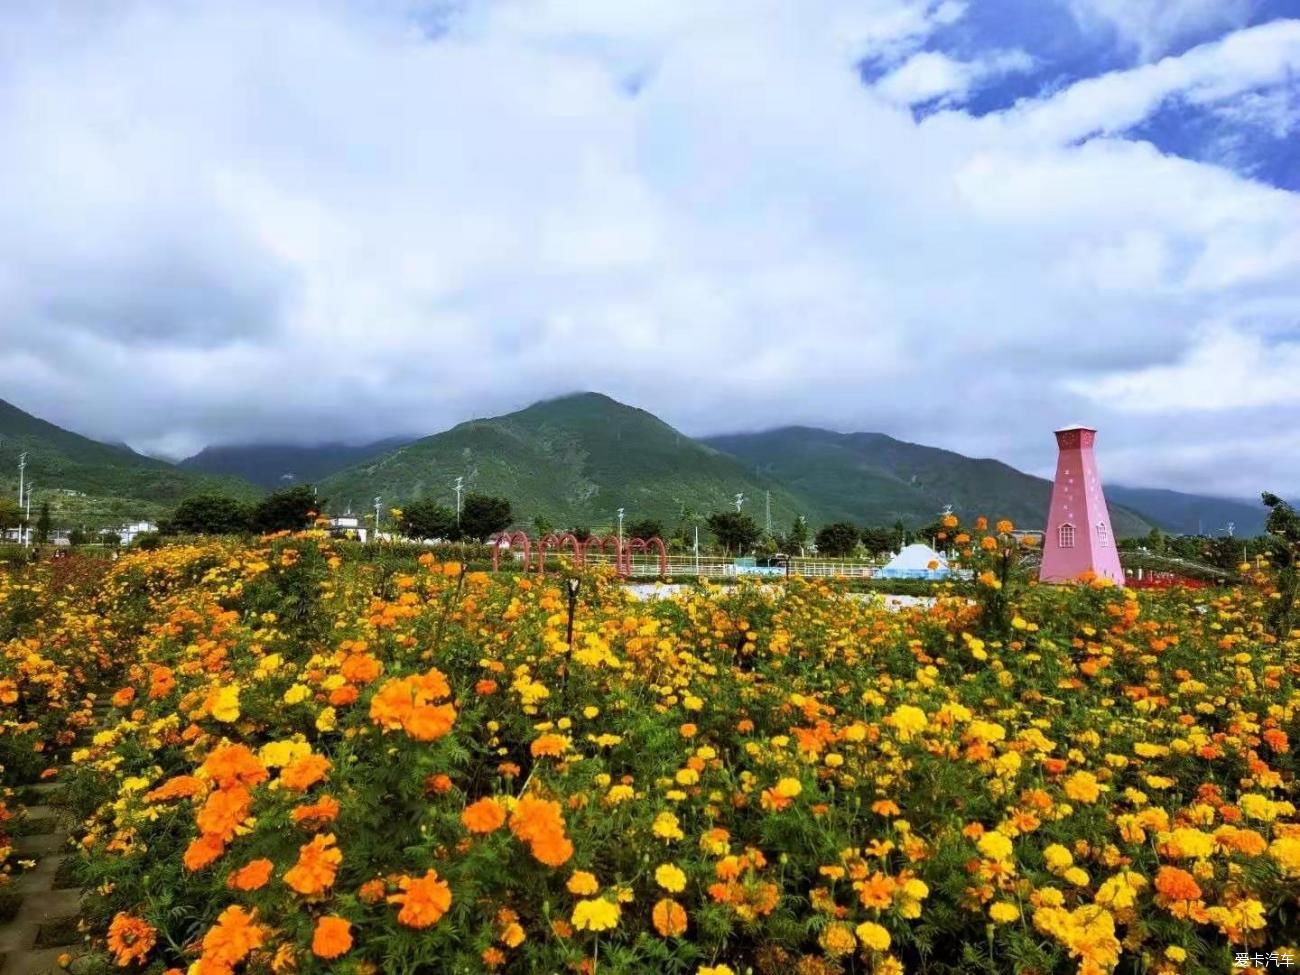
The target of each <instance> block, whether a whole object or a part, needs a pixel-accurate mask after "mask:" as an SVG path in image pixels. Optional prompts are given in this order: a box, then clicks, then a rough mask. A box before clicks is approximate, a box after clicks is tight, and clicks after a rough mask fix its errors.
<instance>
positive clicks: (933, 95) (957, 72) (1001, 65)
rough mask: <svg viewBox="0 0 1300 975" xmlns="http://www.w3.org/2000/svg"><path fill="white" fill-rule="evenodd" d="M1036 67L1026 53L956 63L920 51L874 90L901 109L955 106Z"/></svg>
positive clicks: (936, 53)
mask: <svg viewBox="0 0 1300 975" xmlns="http://www.w3.org/2000/svg"><path fill="white" fill-rule="evenodd" d="M1033 66H1034V61H1033V58H1031V57H1030V56H1029V55H1028V54H1026V53H1025V52H1024V51H997V52H991V53H990V54H988V55H987V56H985V57H982V58H980V59H979V60H975V61H957V60H955V59H953V58H950V57H948V55H946V54H944V53H942V52H941V51H921V52H920V53H918V54H914V55H912V56H911V57H910V58H908V59H907V60H906V61H905V62H904V63H903V64H901V65H900V66H899V67H897V68H895V69H894V70H893V71H891V72H890V73H889V74H887V75H886V76H885V77H883V78H882V79H881V80H880V81H879V82H877V84H876V86H875V90H876V91H877V92H879V93H880V94H881V95H883V96H884V97H885V98H887V99H888V100H889V101H892V102H895V103H897V104H899V105H919V104H922V103H924V102H929V101H932V100H934V99H942V100H943V101H944V102H945V103H955V102H961V101H963V100H964V99H965V98H966V96H967V95H968V94H969V93H970V91H971V89H972V88H973V87H975V85H976V84H978V83H980V82H983V81H986V80H988V79H990V78H994V77H997V76H1000V75H1005V74H1010V73H1013V72H1020V71H1028V70H1030V69H1031V68H1032V67H1033Z"/></svg>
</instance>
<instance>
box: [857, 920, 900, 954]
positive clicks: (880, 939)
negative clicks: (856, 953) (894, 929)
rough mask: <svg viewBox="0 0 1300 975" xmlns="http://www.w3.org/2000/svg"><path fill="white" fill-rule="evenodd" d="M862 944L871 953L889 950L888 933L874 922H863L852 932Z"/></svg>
mask: <svg viewBox="0 0 1300 975" xmlns="http://www.w3.org/2000/svg"><path fill="white" fill-rule="evenodd" d="M854 933H855V934H856V935H857V936H858V940H859V941H860V942H862V944H863V945H864V946H865V947H867V948H870V949H872V950H873V951H888V950H889V943H890V940H891V939H890V937H889V931H888V930H886V929H885V928H884V927H882V926H881V925H879V924H876V923H875V922H874V921H863V922H862V923H861V924H859V925H858V926H857V929H856V930H855V932H854Z"/></svg>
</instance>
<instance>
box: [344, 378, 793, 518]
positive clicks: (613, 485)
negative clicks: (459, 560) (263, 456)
mask: <svg viewBox="0 0 1300 975" xmlns="http://www.w3.org/2000/svg"><path fill="white" fill-rule="evenodd" d="M458 476H460V477H464V479H465V489H466V490H468V491H475V492H479V493H483V494H495V495H501V496H503V497H507V498H509V499H510V502H511V504H512V505H513V507H514V511H515V519H516V522H517V523H519V524H527V523H528V522H530V521H531V519H532V518H533V516H534V515H538V514H540V515H543V516H545V517H546V518H547V519H548V520H550V521H551V522H552V523H554V524H557V525H585V526H593V527H605V526H609V525H612V524H613V523H614V521H615V519H616V514H615V512H616V511H617V509H618V508H620V507H621V508H623V509H624V510H625V512H626V518H627V519H628V520H635V519H640V518H658V519H661V520H662V521H663V522H664V523H665V526H666V527H668V528H671V527H673V526H675V525H676V524H677V523H678V520H679V519H680V518H681V516H682V512H683V510H684V509H691V510H693V511H694V512H697V513H701V514H708V513H710V512H713V511H720V510H724V509H727V508H728V507H729V505H730V504H731V501H732V498H733V497H734V495H735V494H736V493H737V492H743V493H744V495H745V498H746V499H747V500H746V503H745V506H744V508H743V510H744V511H745V513H746V514H750V515H752V516H753V517H754V518H755V520H756V521H758V523H759V524H760V525H762V523H763V520H764V516H765V512H764V503H765V500H766V497H765V492H766V491H768V490H770V491H771V511H772V521H773V524H774V526H777V527H779V528H785V527H787V526H788V525H789V524H790V522H791V521H793V519H794V516H795V514H796V512H799V511H802V510H803V506H802V504H801V503H800V502H798V501H797V500H796V499H795V498H794V497H793V496H792V495H791V494H790V492H788V491H787V490H785V489H784V488H783V487H781V486H780V485H778V484H776V483H774V482H773V481H771V480H769V479H767V478H764V477H760V476H756V475H755V474H753V473H751V472H750V471H749V470H747V469H746V467H745V465H744V464H743V463H741V462H740V461H738V460H736V459H735V458H733V457H728V456H726V455H725V454H722V453H719V452H718V451H716V450H714V449H712V448H711V447H708V446H706V445H704V444H701V443H699V442H698V441H695V440H692V439H691V438H690V437H688V436H686V435H685V434H682V433H679V432H678V431H677V430H674V429H673V428H672V427H670V426H668V424H666V423H664V422H663V421H662V420H659V419H658V418H656V417H654V416H652V415H651V414H649V413H647V412H645V411H644V410H638V409H635V408H633V407H630V406H625V405H623V404H622V403H618V402H615V401H614V400H612V399H610V398H609V397H608V396H602V395H600V394H597V393H580V394H576V395H572V396H564V397H561V398H559V399H553V400H547V401H545V402H542V403H536V404H534V405H533V406H530V407H528V408H527V409H524V410H520V411H519V412H517V413H511V414H508V415H507V416H500V417H495V418H492V419H483V420H471V421H469V422H467V423H462V424H460V425H459V426H456V427H453V428H452V429H451V430H448V431H446V432H445V433H439V434H435V435H433V436H431V437H425V438H424V439H422V440H417V441H415V442H414V443H410V444H407V445H406V446H404V447H400V448H398V449H397V450H395V451H393V452H391V453H389V454H386V455H384V456H383V457H380V458H377V459H374V460H370V461H367V462H365V463H362V464H357V465H355V466H353V467H350V468H348V469H347V470H345V471H341V472H339V473H337V474H335V475H333V476H331V477H328V478H326V479H325V480H324V481H322V482H321V484H320V490H321V493H322V494H323V495H325V496H326V497H328V498H329V499H330V504H331V507H334V508H341V507H343V506H347V505H351V506H353V507H356V508H361V509H365V508H367V507H368V506H369V505H370V504H371V503H372V499H373V498H374V497H375V496H376V495H378V496H381V497H382V498H383V504H384V506H385V507H389V506H395V507H400V506H401V504H402V503H403V502H406V501H410V500H412V499H415V498H423V497H432V498H434V499H435V500H437V501H439V502H442V503H444V504H447V505H451V504H453V503H454V501H455V493H454V490H453V487H452V485H453V484H454V482H455V479H456V478H457V477H458Z"/></svg>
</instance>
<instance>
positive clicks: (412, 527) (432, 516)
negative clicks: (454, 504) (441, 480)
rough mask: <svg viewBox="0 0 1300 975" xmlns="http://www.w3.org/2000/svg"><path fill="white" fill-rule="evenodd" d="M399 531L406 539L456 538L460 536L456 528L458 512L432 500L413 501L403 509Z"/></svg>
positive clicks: (398, 525)
mask: <svg viewBox="0 0 1300 975" xmlns="http://www.w3.org/2000/svg"><path fill="white" fill-rule="evenodd" d="M397 530H398V531H399V532H401V534H402V535H403V537H405V538H414V539H417V540H418V539H424V538H444V539H450V538H455V537H457V535H458V534H459V531H458V529H457V527H456V512H455V511H453V510H452V509H451V508H448V507H447V506H446V505H442V504H438V502H436V501H434V500H433V499H432V498H421V499H420V500H418V501H411V502H409V503H408V504H407V505H405V506H404V507H403V508H402V516H401V517H400V518H399V519H398V520H397Z"/></svg>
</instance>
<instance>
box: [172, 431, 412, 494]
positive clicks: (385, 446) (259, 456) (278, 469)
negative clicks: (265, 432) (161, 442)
mask: <svg viewBox="0 0 1300 975" xmlns="http://www.w3.org/2000/svg"><path fill="white" fill-rule="evenodd" d="M409 442H410V440H409V439H408V438H405V437H392V438H390V439H388V440H380V441H377V442H375V443H368V444H361V445H360V446H349V445H348V444H341V443H326V444H317V445H316V446H311V447H301V446H295V445H293V444H231V445H227V446H220V447H205V448H204V449H203V450H201V451H200V452H199V453H197V454H195V455H194V456H193V457H187V458H186V459H185V460H183V461H181V462H180V465H179V466H180V467H182V468H183V469H185V470H188V471H196V472H201V473H205V474H230V475H233V476H235V477H241V478H243V479H244V480H246V481H251V482H252V483H253V484H257V485H259V486H260V487H264V488H267V489H268V490H275V489H276V488H281V487H285V486H286V485H288V484H292V483H297V484H301V483H304V482H316V481H319V480H321V479H323V478H326V477H328V476H329V475H331V474H335V473H337V472H339V471H341V470H345V469H346V468H348V467H351V466H353V465H354V464H359V463H361V462H362V461H365V460H369V459H370V458H372V457H378V456H379V455H381V454H386V453H388V452H389V451H392V450H396V449H397V448H398V447H402V446H404V445H406V444H407V443H409Z"/></svg>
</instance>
